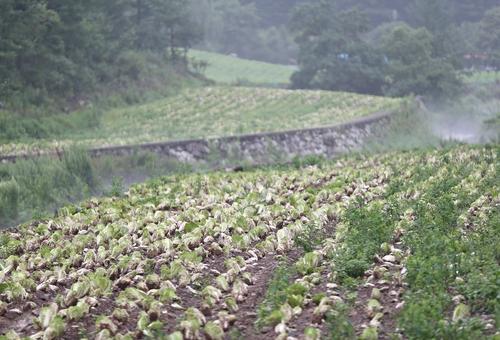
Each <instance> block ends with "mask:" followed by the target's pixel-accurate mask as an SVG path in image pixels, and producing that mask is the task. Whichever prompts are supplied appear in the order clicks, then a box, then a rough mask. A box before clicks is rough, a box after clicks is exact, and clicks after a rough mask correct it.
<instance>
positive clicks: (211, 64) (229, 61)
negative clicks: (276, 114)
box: [189, 50, 296, 85]
mask: <svg viewBox="0 0 500 340" xmlns="http://www.w3.org/2000/svg"><path fill="white" fill-rule="evenodd" d="M189 57H190V58H194V59H195V60H197V61H202V60H203V61H206V62H207V63H208V67H207V69H206V70H205V76H206V77H207V78H209V79H212V80H215V81H216V82H217V83H221V84H234V83H238V82H248V83H252V84H260V85H286V84H289V83H290V77H291V76H292V74H293V72H294V71H295V70H296V68H295V67H294V66H287V65H277V64H270V63H265V62H262V61H255V60H248V59H241V58H238V57H234V56H228V55H223V54H219V53H211V52H206V51H199V50H190V51H189Z"/></svg>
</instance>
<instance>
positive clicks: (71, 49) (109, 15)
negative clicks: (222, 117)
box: [0, 0, 200, 101]
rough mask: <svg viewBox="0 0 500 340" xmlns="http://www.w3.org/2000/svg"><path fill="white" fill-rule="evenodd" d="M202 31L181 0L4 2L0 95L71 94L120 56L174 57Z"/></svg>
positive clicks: (109, 74) (105, 73)
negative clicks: (148, 55)
mask: <svg viewBox="0 0 500 340" xmlns="http://www.w3.org/2000/svg"><path fill="white" fill-rule="evenodd" d="M199 37H200V31H199V30H198V29H197V27H196V25H194V23H193V22H192V20H191V13H190V10H189V7H188V1H184V0H150V1H145V0H106V1H98V0H72V1H65V0H3V1H1V2H0V79H2V80H1V83H0V100H2V101H6V100H9V98H12V97H13V96H25V97H26V96H28V97H30V100H36V98H37V97H40V98H41V97H44V96H47V95H51V94H57V95H58V96H61V97H71V96H76V95H78V94H80V93H82V92H85V91H91V90H92V89H93V88H94V87H95V86H96V84H98V83H100V82H106V81H109V80H111V79H114V78H116V77H117V76H118V75H119V74H117V73H115V72H114V71H116V72H120V71H117V66H116V61H117V60H119V58H121V57H122V56H123V55H124V54H127V53H130V52H133V51H138V52H144V51H151V52H154V53H158V54H162V55H164V56H165V57H168V58H171V59H172V58H173V57H175V56H176V51H177V50H178V49H186V48H189V47H190V46H191V45H192V44H193V43H194V42H196V41H197V40H198V39H199ZM167 50H168V53H167Z"/></svg>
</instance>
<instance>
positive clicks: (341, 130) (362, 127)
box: [0, 113, 390, 163]
mask: <svg viewBox="0 0 500 340" xmlns="http://www.w3.org/2000/svg"><path fill="white" fill-rule="evenodd" d="M389 119H390V113H377V114H374V115H371V116H368V117H364V118H361V119H357V120H354V121H351V122H349V123H346V124H339V125H334V126H328V127H321V128H312V129H300V130H291V131H282V132H272V133H259V134H251V135H241V136H231V137H221V138H211V139H193V140H183V141H172V142H163V143H151V144H141V145H127V146H116V147H103V148H94V149H90V150H89V154H90V155H91V156H92V157H101V156H109V155H112V156H127V155H131V154H133V153H135V152H138V151H146V152H153V153H156V154H158V155H160V156H166V157H169V158H173V159H176V160H178V161H180V162H183V163H195V162H203V161H209V160H210V159H211V158H214V159H215V158H217V159H219V160H221V159H238V160H244V161H249V162H252V163H268V162H269V161H270V160H273V159H280V160H289V159H292V158H293V157H295V156H305V155H321V156H324V157H327V158H331V157H333V156H336V155H339V154H343V153H346V152H350V151H353V150H356V149H358V148H360V147H361V146H362V145H363V143H364V142H365V141H366V139H367V137H369V136H371V135H373V133H374V132H375V130H378V129H377V127H378V126H381V125H383V124H386V122H387V121H388V120H389ZM18 158H19V157H16V156H6V157H1V156H0V160H1V161H3V162H5V161H14V162H15V161H16V160H17V159H18ZM22 158H26V156H24V157H22Z"/></svg>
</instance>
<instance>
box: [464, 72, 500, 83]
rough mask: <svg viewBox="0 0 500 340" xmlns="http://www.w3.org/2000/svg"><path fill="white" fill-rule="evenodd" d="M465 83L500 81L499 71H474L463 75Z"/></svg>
mask: <svg viewBox="0 0 500 340" xmlns="http://www.w3.org/2000/svg"><path fill="white" fill-rule="evenodd" d="M464 78H465V82H466V83H467V84H491V83H499V82H500V72H474V73H472V74H471V75H468V76H465V77H464Z"/></svg>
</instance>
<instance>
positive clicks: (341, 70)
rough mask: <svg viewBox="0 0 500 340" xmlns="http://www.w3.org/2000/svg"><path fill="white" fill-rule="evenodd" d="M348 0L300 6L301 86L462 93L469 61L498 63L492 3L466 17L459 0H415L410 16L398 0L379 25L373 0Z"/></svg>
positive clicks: (296, 80) (296, 24) (294, 26)
mask: <svg viewBox="0 0 500 340" xmlns="http://www.w3.org/2000/svg"><path fill="white" fill-rule="evenodd" d="M348 4H350V5H351V6H352V2H349V3H347V2H343V1H333V2H331V1H320V0H317V1H308V2H304V3H303V4H301V5H299V6H297V7H296V8H295V11H294V12H293V16H292V18H291V21H290V29H291V31H292V33H293V34H294V36H295V41H296V42H297V44H298V46H299V56H298V63H299V67H300V70H299V71H298V72H296V73H295V75H294V76H293V79H292V80H293V85H294V87H296V88H320V89H328V90H349V91H356V92H361V93H372V94H380V93H384V94H386V95H391V96H399V95H408V94H417V95H425V96H432V97H443V96H451V95H453V94H456V93H457V90H458V89H459V87H460V85H461V83H460V81H459V72H460V71H462V70H463V69H464V68H481V69H488V70H489V69H491V68H495V67H498V55H499V51H500V44H499V42H498V38H497V37H498V34H496V33H497V32H498V30H499V29H500V20H499V18H500V16H499V15H498V13H499V12H498V7H497V8H492V9H489V8H491V7H492V6H491V5H492V4H489V5H486V4H484V5H485V6H486V7H484V8H483V7H479V6H478V8H483V12H482V19H481V18H479V19H481V20H480V21H479V19H477V21H476V22H465V21H464V20H466V19H465V17H467V16H464V15H462V14H464V13H462V12H461V11H462V10H463V8H462V7H463V6H462V4H461V3H458V2H457V3H452V2H451V1H445V0H442V1H432V0H429V1H427V0H424V1H411V2H410V3H409V4H408V6H407V7H408V8H411V12H407V15H406V16H403V17H401V16H399V15H398V13H399V12H398V10H397V9H396V8H397V6H396V5H395V4H391V5H390V6H392V7H393V8H394V12H393V16H392V18H391V19H389V18H388V19H386V20H384V21H382V23H381V24H380V25H379V26H375V25H374V23H373V15H374V11H373V10H372V9H371V8H370V7H369V6H368V7H367V6H366V4H363V5H360V7H359V8H361V9H362V10H359V9H352V8H349V7H348ZM380 6H381V4H377V6H375V7H376V8H377V10H380V9H381V7H380ZM382 7H383V6H382ZM476 9H477V8H476ZM486 9H489V10H488V11H486ZM485 11H486V12H485ZM483 15H484V16H483ZM370 19H372V20H370ZM401 19H404V20H405V21H406V22H405V21H398V20H401ZM408 24H411V25H412V26H413V27H411V26H409V25H408Z"/></svg>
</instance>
